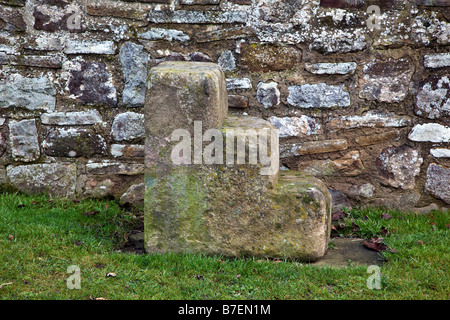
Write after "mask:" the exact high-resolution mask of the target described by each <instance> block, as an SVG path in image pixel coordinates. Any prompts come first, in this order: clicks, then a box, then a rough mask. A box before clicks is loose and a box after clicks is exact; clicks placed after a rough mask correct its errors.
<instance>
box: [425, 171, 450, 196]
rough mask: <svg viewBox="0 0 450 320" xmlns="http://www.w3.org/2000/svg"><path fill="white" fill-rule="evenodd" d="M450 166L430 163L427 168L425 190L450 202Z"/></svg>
mask: <svg viewBox="0 0 450 320" xmlns="http://www.w3.org/2000/svg"><path fill="white" fill-rule="evenodd" d="M449 181H450V168H447V167H444V166H441V165H439V164H436V163H432V164H430V166H429V167H428V169H427V180H426V183H425V190H426V191H427V192H428V193H429V194H431V195H432V196H433V197H435V198H438V199H441V200H442V201H444V202H445V203H446V204H450V184H449Z"/></svg>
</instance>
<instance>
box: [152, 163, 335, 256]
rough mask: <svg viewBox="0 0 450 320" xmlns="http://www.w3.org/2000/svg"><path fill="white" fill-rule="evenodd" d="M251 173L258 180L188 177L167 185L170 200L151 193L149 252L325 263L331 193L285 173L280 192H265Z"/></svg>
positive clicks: (222, 174)
mask: <svg viewBox="0 0 450 320" xmlns="http://www.w3.org/2000/svg"><path fill="white" fill-rule="evenodd" d="M230 170H236V171H235V172H234V173H233V174H230ZM252 174H256V175H257V173H256V172H255V171H252V170H251V169H250V171H245V170H242V169H237V168H234V167H233V168H231V169H230V168H224V167H214V168H203V170H190V171H189V170H188V171H183V172H182V174H181V173H180V172H179V173H178V174H175V175H174V176H173V177H172V178H173V179H169V180H168V181H166V182H165V183H170V184H171V186H170V189H166V191H164V192H168V193H167V194H164V192H161V190H162V189H161V188H156V189H155V191H157V192H156V195H157V196H156V197H152V196H151V195H150V193H147V195H146V208H152V209H155V208H159V209H158V211H157V210H147V212H146V216H145V218H146V220H145V244H146V250H147V252H151V253H156V252H158V253H163V252H186V251H189V252H202V253H207V254H222V255H225V256H232V257H243V256H252V257H272V258H288V259H296V260H302V261H313V260H316V259H318V258H320V257H322V256H323V255H324V254H325V252H326V249H327V245H328V241H329V236H330V230H331V229H330V228H331V197H330V194H329V192H328V191H327V188H326V186H325V185H324V184H323V183H322V182H320V181H319V180H317V179H314V178H307V177H303V176H296V175H295V174H292V173H289V172H288V173H285V172H282V173H281V174H280V180H279V182H278V185H277V187H276V189H266V188H265V187H264V184H261V180H258V179H255V180H253V179H251V178H252ZM149 190H151V188H148V190H147V192H149ZM158 191H159V192H158ZM163 194H164V195H163ZM163 198H164V199H163ZM165 201H170V202H171V205H170V209H171V211H170V212H168V211H164V209H163V208H162V207H163V206H164V204H167V203H166V202H165Z"/></svg>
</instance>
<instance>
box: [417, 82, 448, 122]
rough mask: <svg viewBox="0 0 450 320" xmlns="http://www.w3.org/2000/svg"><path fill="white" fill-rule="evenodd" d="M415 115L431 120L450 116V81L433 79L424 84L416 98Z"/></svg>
mask: <svg viewBox="0 0 450 320" xmlns="http://www.w3.org/2000/svg"><path fill="white" fill-rule="evenodd" d="M414 111H415V113H416V114H417V115H419V116H423V117H426V118H429V119H438V118H441V117H446V116H449V115H450V79H449V77H448V76H444V77H442V78H439V77H431V78H429V79H427V80H426V81H425V83H423V84H422V85H421V87H420V89H419V93H418V94H417V97H416V107H415V110H414Z"/></svg>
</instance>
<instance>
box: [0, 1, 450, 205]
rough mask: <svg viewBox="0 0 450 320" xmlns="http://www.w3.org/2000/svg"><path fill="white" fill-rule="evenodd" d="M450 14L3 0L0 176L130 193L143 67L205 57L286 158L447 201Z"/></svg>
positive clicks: (405, 8)
mask: <svg viewBox="0 0 450 320" xmlns="http://www.w3.org/2000/svg"><path fill="white" fill-rule="evenodd" d="M370 5H376V6H378V8H379V9H380V10H379V15H377V16H376V19H374V16H373V15H372V14H371V13H372V11H370V13H368V12H367V8H368V7H369V6H370ZM449 19H450V1H449V0H409V1H398V0H285V1H274V0H140V1H131V0H123V1H116V0H0V184H12V185H13V186H15V187H17V188H19V189H20V190H24V191H31V192H35V191H49V192H51V193H54V194H58V195H63V196H69V197H103V196H114V197H122V199H123V200H124V201H126V200H127V199H128V200H130V199H131V201H137V200H136V199H138V198H139V197H137V198H136V193H139V192H142V190H143V187H142V183H143V166H144V159H143V156H144V150H143V149H144V147H143V145H144V141H143V137H144V131H143V128H144V126H143V121H144V116H143V112H142V107H143V104H144V98H145V82H146V74H147V71H148V69H149V68H151V67H152V66H154V65H156V64H158V63H160V62H162V61H167V60H189V61H212V62H216V63H218V64H219V65H220V66H221V67H222V68H223V70H224V71H225V73H226V76H227V89H228V91H229V105H230V112H231V113H233V114H244V113H245V114H248V115H251V116H259V117H262V118H264V119H267V120H269V121H270V122H271V123H272V124H274V125H275V126H276V127H277V128H278V129H279V130H280V137H281V138H280V139H281V140H280V144H281V162H282V163H283V165H284V166H285V167H287V168H290V169H293V170H301V171H307V172H309V173H311V174H312V175H314V176H317V177H319V178H320V179H322V180H323V181H324V182H325V183H326V184H327V185H328V186H329V188H331V189H334V190H337V191H342V192H343V193H344V194H345V195H346V196H347V197H349V198H350V199H351V200H353V201H355V202H358V201H360V202H362V203H369V204H386V205H393V206H397V207H400V208H402V209H407V208H408V209H409V208H414V207H416V208H418V207H424V206H427V205H429V204H430V203H435V204H437V205H438V206H445V205H448V204H450V186H449V185H450V183H449V182H450V148H449V143H450V127H449V126H450V121H449V119H450V118H449V116H450V73H449V70H450V53H449V44H450V24H449V22H448V21H449ZM374 24H375V25H376V26H379V28H375V29H373V28H370V26H373V25H374ZM124 194H125V195H124Z"/></svg>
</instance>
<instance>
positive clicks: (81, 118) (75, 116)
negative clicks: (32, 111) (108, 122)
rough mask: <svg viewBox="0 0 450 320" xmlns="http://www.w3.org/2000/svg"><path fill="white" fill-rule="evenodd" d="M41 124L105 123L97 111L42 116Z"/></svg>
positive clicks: (55, 113) (45, 114)
mask: <svg viewBox="0 0 450 320" xmlns="http://www.w3.org/2000/svg"><path fill="white" fill-rule="evenodd" d="M41 123H42V124H46V125H58V126H74V125H93V124H101V123H103V120H102V116H101V115H100V113H99V112H98V111H97V110H89V111H77V112H54V113H43V114H41Z"/></svg>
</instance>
